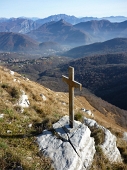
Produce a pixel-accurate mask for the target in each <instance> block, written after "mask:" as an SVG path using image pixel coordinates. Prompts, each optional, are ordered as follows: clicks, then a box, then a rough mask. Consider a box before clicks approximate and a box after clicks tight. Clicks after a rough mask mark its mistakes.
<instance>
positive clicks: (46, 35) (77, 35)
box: [27, 20, 92, 46]
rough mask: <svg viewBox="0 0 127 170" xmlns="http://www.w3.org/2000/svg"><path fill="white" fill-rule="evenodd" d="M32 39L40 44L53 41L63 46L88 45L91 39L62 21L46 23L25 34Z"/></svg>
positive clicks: (86, 34)
mask: <svg viewBox="0 0 127 170" xmlns="http://www.w3.org/2000/svg"><path fill="white" fill-rule="evenodd" d="M27 34H28V35H29V36H30V37H32V38H33V39H36V40H37V41H40V42H45V41H55V42H58V43H60V44H64V45H71V46H76V45H81V44H89V43H91V42H92V38H91V37H90V35H89V34H88V33H85V32H83V31H81V30H79V29H76V28H74V27H73V25H71V24H70V23H67V22H66V21H64V20H60V21H57V22H55V21H52V22H49V23H46V24H44V25H42V26H41V27H39V28H38V29H36V30H33V31H31V32H29V33H27Z"/></svg>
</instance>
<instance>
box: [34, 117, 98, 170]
mask: <svg viewBox="0 0 127 170" xmlns="http://www.w3.org/2000/svg"><path fill="white" fill-rule="evenodd" d="M68 120H69V117H68V116H64V117H63V118H61V119H60V120H59V121H58V122H57V123H55V124H53V128H54V130H55V131H56V134H57V135H56V136H55V135H53V134H52V133H51V132H50V131H47V130H45V131H43V133H42V134H41V135H40V136H38V137H37V143H38V144H39V148H40V150H41V151H42V153H43V154H44V155H45V156H47V157H50V159H51V160H52V162H53V165H54V168H55V169H56V170H87V169H89V167H90V165H91V164H92V161H93V156H94V153H95V146H94V139H93V138H91V137H90V133H91V132H90V130H89V128H88V127H87V126H85V125H84V124H81V123H80V122H78V121H74V128H73V129H72V128H69V125H68V123H69V122H68Z"/></svg>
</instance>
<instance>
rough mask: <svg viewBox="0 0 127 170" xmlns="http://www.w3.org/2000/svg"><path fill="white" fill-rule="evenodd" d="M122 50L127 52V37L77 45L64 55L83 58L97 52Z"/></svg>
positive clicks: (118, 51)
mask: <svg viewBox="0 0 127 170" xmlns="http://www.w3.org/2000/svg"><path fill="white" fill-rule="evenodd" d="M120 52H127V38H114V39H111V40H108V41H105V42H100V43H94V44H90V45H84V46H80V47H75V48H73V49H71V50H69V51H67V52H65V53H64V54H62V55H63V56H68V57H72V58H81V57H85V56H89V55H95V54H107V53H120Z"/></svg>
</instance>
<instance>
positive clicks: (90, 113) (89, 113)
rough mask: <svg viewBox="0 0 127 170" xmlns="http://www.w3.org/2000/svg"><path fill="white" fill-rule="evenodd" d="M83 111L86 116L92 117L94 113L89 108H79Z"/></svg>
mask: <svg viewBox="0 0 127 170" xmlns="http://www.w3.org/2000/svg"><path fill="white" fill-rule="evenodd" d="M81 110H82V111H83V112H85V113H86V114H87V115H88V116H91V117H94V114H93V113H92V112H91V110H86V109H84V108H81Z"/></svg>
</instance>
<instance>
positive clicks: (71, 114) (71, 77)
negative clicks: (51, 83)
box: [62, 67, 82, 128]
mask: <svg viewBox="0 0 127 170" xmlns="http://www.w3.org/2000/svg"><path fill="white" fill-rule="evenodd" d="M62 78H63V81H65V82H66V83H67V84H68V85H69V125H70V127H71V128H73V126H74V87H75V88H79V89H80V90H81V88H82V84H80V83H78V82H77V81H74V68H73V67H69V78H68V77H66V76H63V75H62Z"/></svg>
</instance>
